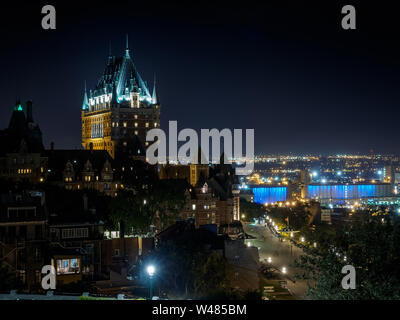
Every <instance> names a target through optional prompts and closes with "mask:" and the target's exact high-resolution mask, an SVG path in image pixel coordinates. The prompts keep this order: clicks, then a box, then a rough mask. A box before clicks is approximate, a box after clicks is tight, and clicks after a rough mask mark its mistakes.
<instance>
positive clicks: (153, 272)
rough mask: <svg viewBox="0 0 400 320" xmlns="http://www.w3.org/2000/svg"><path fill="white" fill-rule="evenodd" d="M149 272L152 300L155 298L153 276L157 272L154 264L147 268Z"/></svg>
mask: <svg viewBox="0 0 400 320" xmlns="http://www.w3.org/2000/svg"><path fill="white" fill-rule="evenodd" d="M146 271H147V274H148V275H149V278H150V300H151V299H152V298H153V276H154V274H155V273H156V268H155V267H154V266H153V265H149V266H147V268H146Z"/></svg>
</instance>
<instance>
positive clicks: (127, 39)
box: [125, 34, 130, 58]
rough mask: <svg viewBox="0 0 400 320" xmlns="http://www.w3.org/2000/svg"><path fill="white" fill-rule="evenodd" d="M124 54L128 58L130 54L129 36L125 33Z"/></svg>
mask: <svg viewBox="0 0 400 320" xmlns="http://www.w3.org/2000/svg"><path fill="white" fill-rule="evenodd" d="M125 56H126V57H127V58H130V55H129V37H128V34H126V48H125Z"/></svg>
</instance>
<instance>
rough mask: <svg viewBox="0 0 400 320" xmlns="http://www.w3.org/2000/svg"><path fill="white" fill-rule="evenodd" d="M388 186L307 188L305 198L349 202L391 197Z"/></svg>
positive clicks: (338, 185) (390, 188) (313, 186)
mask: <svg viewBox="0 0 400 320" xmlns="http://www.w3.org/2000/svg"><path fill="white" fill-rule="evenodd" d="M392 195H393V193H392V186H391V185H390V184H386V183H381V184H336V185H320V184H310V185H308V186H307V198H309V199H319V200H351V199H369V198H380V197H389V196H392Z"/></svg>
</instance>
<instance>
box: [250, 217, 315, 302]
mask: <svg viewBox="0 0 400 320" xmlns="http://www.w3.org/2000/svg"><path fill="white" fill-rule="evenodd" d="M244 230H245V232H246V233H247V234H249V235H251V236H253V237H255V238H256V239H248V240H246V243H247V242H250V243H251V244H252V245H253V246H255V247H258V251H259V256H260V260H261V261H265V259H268V258H269V257H270V258H271V260H272V261H271V265H272V266H273V267H275V268H276V269H278V270H279V271H280V274H281V276H282V277H283V278H285V279H286V280H287V288H288V289H289V291H290V292H291V294H292V295H293V297H294V298H295V299H305V298H304V295H305V293H306V291H307V289H308V285H307V282H306V281H303V280H296V279H294V275H295V273H296V272H298V273H300V272H299V271H300V270H299V269H296V268H294V267H293V266H292V264H293V263H294V261H295V260H296V259H297V258H299V256H300V255H303V254H304V253H303V251H302V249H300V248H298V247H296V246H294V245H292V244H291V243H290V241H288V240H286V239H284V240H283V241H280V240H279V238H278V237H276V236H275V235H273V234H272V232H271V231H270V230H269V228H268V227H265V226H264V225H247V224H246V225H245V226H244ZM283 267H285V268H286V274H283V273H282V268H283Z"/></svg>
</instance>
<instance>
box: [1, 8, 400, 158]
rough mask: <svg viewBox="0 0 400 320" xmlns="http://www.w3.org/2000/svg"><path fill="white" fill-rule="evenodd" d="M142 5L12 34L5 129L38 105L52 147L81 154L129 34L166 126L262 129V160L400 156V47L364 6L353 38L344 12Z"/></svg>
mask: <svg viewBox="0 0 400 320" xmlns="http://www.w3.org/2000/svg"><path fill="white" fill-rule="evenodd" d="M131 6H133V5H128V4H122V3H116V4H115V6H114V7H113V8H111V9H110V10H108V9H107V10H106V9H105V8H102V7H101V6H100V7H96V8H94V7H92V6H90V5H86V4H85V5H82V7H81V10H71V8H68V7H66V6H63V5H61V4H59V5H57V6H56V7H57V16H58V20H57V21H58V24H57V29H56V30H54V31H45V30H42V29H41V27H40V23H37V21H36V20H38V17H39V18H40V7H39V6H38V5H33V4H32V5H30V6H28V9H29V10H28V9H26V11H24V10H25V9H24V10H23V11H21V19H20V20H21V22H20V23H19V24H18V26H17V27H16V28H15V30H12V31H11V32H8V31H7V34H5V33H4V32H3V31H2V35H4V39H5V42H6V43H7V48H6V49H4V50H2V53H1V54H0V56H1V58H2V60H3V61H9V62H10V63H8V64H7V65H5V66H4V72H3V76H2V77H0V85H1V86H2V88H4V90H5V91H6V92H5V93H4V96H3V107H2V108H1V110H0V115H1V118H2V119H3V121H2V123H1V125H2V126H3V127H5V126H7V121H8V119H9V116H10V114H11V112H12V108H13V105H14V103H15V99H16V97H20V98H21V100H28V99H32V100H33V102H34V106H33V107H34V109H35V115H36V118H37V119H35V120H36V121H37V122H38V123H40V125H41V128H42V130H43V133H44V139H45V141H44V142H45V146H46V147H47V148H48V147H49V146H50V142H52V141H54V142H55V146H56V148H80V147H81V141H80V135H79V128H80V116H79V113H80V106H81V104H82V97H83V92H84V82H85V81H86V82H87V85H88V87H93V86H94V85H95V84H96V81H97V79H98V78H99V77H100V76H101V70H102V69H103V68H104V66H105V64H106V59H107V56H108V51H109V46H110V41H111V51H112V53H113V54H114V55H122V54H123V53H124V48H125V35H126V34H129V36H130V47H131V50H132V57H133V60H134V62H135V65H136V66H137V68H138V70H139V72H140V73H141V74H142V75H143V78H144V79H147V80H148V81H149V83H148V84H149V86H150V87H152V79H153V76H154V72H155V73H156V74H157V83H158V93H159V96H160V101H161V105H162V107H163V120H162V122H161V128H164V129H165V128H166V127H167V125H168V121H169V120H177V121H178V123H179V124H180V125H181V126H182V127H181V128H180V129H183V128H186V127H189V128H193V129H196V130H199V129H200V128H214V127H215V128H218V129H223V128H225V127H227V128H242V129H244V128H254V129H255V150H256V153H257V154H261V153H266V154H271V153H296V154H298V153H311V154H336V153H369V152H370V150H371V149H373V150H374V151H375V152H376V153H396V154H397V153H398V151H397V148H398V147H397V143H396V140H398V138H400V133H398V131H397V130H396V120H395V119H396V116H397V115H398V110H397V101H398V93H397V91H398V90H397V86H396V79H397V78H398V76H399V75H400V70H399V66H398V54H397V53H398V52H399V48H398V45H397V44H396V43H394V42H393V41H390V35H389V34H386V35H383V36H382V34H381V33H380V31H382V30H384V29H388V27H391V25H390V22H384V21H381V18H380V17H375V16H374V17H373V18H374V21H376V22H375V23H374V24H372V22H371V21H370V19H371V17H372V16H371V14H372V12H373V11H371V9H372V8H371V7H370V6H368V5H366V4H365V5H364V4H363V5H362V6H361V5H360V6H359V7H358V11H359V17H358V26H359V27H358V29H357V30H352V31H349V32H346V31H344V30H342V29H341V27H340V19H341V13H340V6H334V5H332V6H327V7H324V8H322V7H321V6H318V5H317V4H315V5H312V6H310V7H307V8H303V7H302V6H300V5H292V6H293V10H290V11H287V10H284V8H283V7H280V6H279V5H271V4H268V5H258V6H256V5H255V6H254V7H253V8H251V9H243V10H244V11H243V13H241V14H240V12H241V10H242V8H237V7H226V6H224V5H222V4H221V5H215V6H214V7H212V6H211V5H206V6H202V7H197V6H195V7H185V6H179V5H176V4H172V5H170V6H166V5H159V6H152V7H150V6H146V5H143V4H135V9H134V10H133V7H131ZM89 8H90V12H91V13H90V14H89V13H86V12H85V9H89ZM123 8H126V12H124V10H123ZM129 9H132V10H129ZM295 9H296V10H295ZM35 10H36V11H37V14H31V12H34V11H35ZM296 11H298V12H299V13H301V14H297V13H296ZM164 13H168V15H166V14H164ZM206 13H209V14H208V15H206ZM277 13H279V14H285V15H286V16H287V17H288V19H287V20H285V21H281V20H280V19H279V17H274V15H278V16H279V14H277ZM316 13H320V14H321V17H319V18H316V19H314V20H313V19H312V17H313V16H314V15H315V14H316ZM386 14H391V13H390V12H386ZM166 16H168V18H167V17H166ZM289 18H290V19H289ZM376 19H378V20H376ZM388 20H389V19H388ZM39 21H40V19H39ZM8 22H9V21H7V18H6V20H5V21H3V22H2V23H4V24H6V23H8ZM300 22H301V23H300ZM315 26H318V28H316V27H315ZM2 30H5V29H4V28H2ZM389 30H390V28H389ZM379 48H380V49H379ZM328 110H329V111H328ZM376 110H379V112H378V116H375V114H376ZM193 114H196V116H193ZM386 115H390V116H386ZM380 119H381V121H380Z"/></svg>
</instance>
